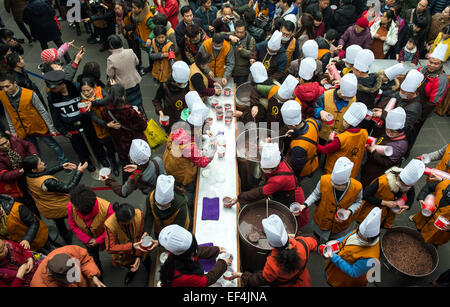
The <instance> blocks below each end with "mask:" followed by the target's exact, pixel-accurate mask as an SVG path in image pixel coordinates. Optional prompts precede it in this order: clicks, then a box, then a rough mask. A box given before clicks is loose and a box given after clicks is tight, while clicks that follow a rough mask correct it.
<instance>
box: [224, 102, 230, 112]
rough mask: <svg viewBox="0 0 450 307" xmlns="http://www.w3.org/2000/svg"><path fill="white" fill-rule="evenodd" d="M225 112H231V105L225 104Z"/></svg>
mask: <svg viewBox="0 0 450 307" xmlns="http://www.w3.org/2000/svg"><path fill="white" fill-rule="evenodd" d="M224 107H225V112H226V111H229V110H231V103H226V104H224Z"/></svg>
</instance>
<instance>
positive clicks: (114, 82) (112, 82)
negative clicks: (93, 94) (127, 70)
mask: <svg viewBox="0 0 450 307" xmlns="http://www.w3.org/2000/svg"><path fill="white" fill-rule="evenodd" d="M114 84H117V82H116V80H114V79H109V85H114Z"/></svg>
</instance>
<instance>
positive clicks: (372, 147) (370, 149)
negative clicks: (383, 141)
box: [367, 146, 376, 153]
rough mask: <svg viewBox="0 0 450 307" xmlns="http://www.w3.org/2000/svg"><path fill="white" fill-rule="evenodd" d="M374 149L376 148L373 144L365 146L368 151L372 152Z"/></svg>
mask: <svg viewBox="0 0 450 307" xmlns="http://www.w3.org/2000/svg"><path fill="white" fill-rule="evenodd" d="M375 150H376V149H375V146H369V147H367V151H368V152H370V153H372V152H374V151H375Z"/></svg>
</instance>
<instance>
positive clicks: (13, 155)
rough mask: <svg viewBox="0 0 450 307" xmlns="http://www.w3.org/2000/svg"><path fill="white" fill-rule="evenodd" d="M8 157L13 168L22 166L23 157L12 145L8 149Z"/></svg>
mask: <svg viewBox="0 0 450 307" xmlns="http://www.w3.org/2000/svg"><path fill="white" fill-rule="evenodd" d="M8 158H9V162H10V163H11V166H12V168H13V169H19V168H22V157H21V156H20V155H19V153H17V151H15V150H13V149H12V147H10V148H9V149H8Z"/></svg>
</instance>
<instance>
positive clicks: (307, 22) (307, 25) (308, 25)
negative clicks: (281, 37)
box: [295, 13, 316, 39]
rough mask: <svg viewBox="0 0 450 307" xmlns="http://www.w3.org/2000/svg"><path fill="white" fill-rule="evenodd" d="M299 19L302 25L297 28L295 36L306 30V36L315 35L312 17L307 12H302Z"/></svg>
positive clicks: (311, 36) (310, 37)
mask: <svg viewBox="0 0 450 307" xmlns="http://www.w3.org/2000/svg"><path fill="white" fill-rule="evenodd" d="M300 19H301V23H302V26H301V28H300V29H298V31H297V34H296V35H295V37H297V38H299V37H300V36H301V35H303V33H305V32H306V34H307V35H308V38H309V39H313V38H314V37H315V36H316V35H315V31H314V23H313V21H314V19H313V17H312V15H311V14H308V13H304V14H303V15H302V17H300Z"/></svg>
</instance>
